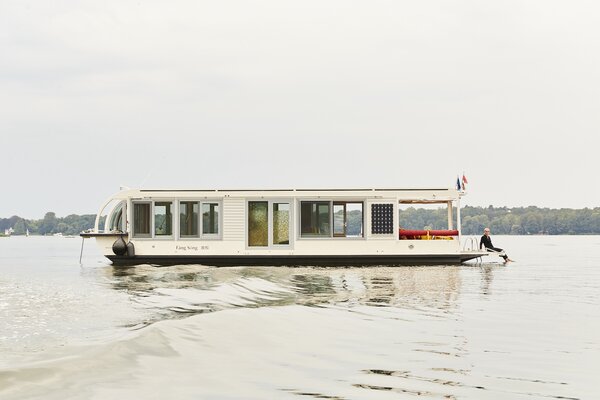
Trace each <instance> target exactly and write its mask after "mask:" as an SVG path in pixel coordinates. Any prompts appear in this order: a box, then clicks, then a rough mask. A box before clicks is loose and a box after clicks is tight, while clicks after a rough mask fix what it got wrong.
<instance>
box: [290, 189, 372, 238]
mask: <svg viewBox="0 0 600 400" xmlns="http://www.w3.org/2000/svg"><path fill="white" fill-rule="evenodd" d="M302 203H329V210H330V212H329V226H330V227H331V228H330V230H329V236H317V235H315V236H307V235H303V234H302ZM352 203H354V204H358V203H360V204H362V210H363V211H362V235H361V236H347V233H346V232H347V227H346V228H345V229H344V236H338V235H335V232H334V226H333V223H334V218H335V216H334V212H333V206H334V204H352ZM296 207H297V209H298V210H299V211H298V215H297V217H296V220H295V221H296V224H297V229H296V235H297V238H298V240H329V239H332V240H366V238H367V235H366V215H365V214H366V213H365V209H366V208H367V199H356V198H340V199H332V198H328V199H322V198H306V199H297V200H296ZM344 210H346V207H344ZM344 212H345V213H346V211H344ZM344 218H346V215H344Z"/></svg>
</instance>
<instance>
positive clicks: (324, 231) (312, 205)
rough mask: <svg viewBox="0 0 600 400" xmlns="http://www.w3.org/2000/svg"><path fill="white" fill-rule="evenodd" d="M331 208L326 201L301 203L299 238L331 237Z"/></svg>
mask: <svg viewBox="0 0 600 400" xmlns="http://www.w3.org/2000/svg"><path fill="white" fill-rule="evenodd" d="M330 221H331V207H330V203H329V202H328V201H303V202H301V205H300V234H301V236H306V237H311V236H326V237H330V236H331V222H330Z"/></svg>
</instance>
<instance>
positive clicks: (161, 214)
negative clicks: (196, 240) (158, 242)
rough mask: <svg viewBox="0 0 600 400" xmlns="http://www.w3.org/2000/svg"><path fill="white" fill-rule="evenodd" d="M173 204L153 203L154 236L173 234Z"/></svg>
mask: <svg viewBox="0 0 600 400" xmlns="http://www.w3.org/2000/svg"><path fill="white" fill-rule="evenodd" d="M172 211H173V203H171V202H170V201H169V202H165V201H157V202H156V203H154V236H171V235H172V234H173V212H172Z"/></svg>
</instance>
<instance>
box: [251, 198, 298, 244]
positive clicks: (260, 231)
mask: <svg viewBox="0 0 600 400" xmlns="http://www.w3.org/2000/svg"><path fill="white" fill-rule="evenodd" d="M290 204H291V203H290V202H289V201H277V200H275V201H249V202H248V247H270V246H273V247H278V246H289V245H290V221H291V206H290Z"/></svg>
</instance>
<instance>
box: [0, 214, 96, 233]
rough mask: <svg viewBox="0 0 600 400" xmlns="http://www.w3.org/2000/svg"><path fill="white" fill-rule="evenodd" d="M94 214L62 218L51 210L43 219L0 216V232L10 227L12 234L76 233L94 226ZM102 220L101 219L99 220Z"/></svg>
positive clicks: (72, 215)
mask: <svg viewBox="0 0 600 400" xmlns="http://www.w3.org/2000/svg"><path fill="white" fill-rule="evenodd" d="M95 221H96V215H94V214H86V215H75V214H71V215H68V216H66V217H64V218H57V217H56V214H55V213H53V212H47V213H46V215H44V218H43V219H25V218H21V217H18V216H16V215H14V216H12V217H10V218H0V232H4V231H5V230H6V229H9V228H12V229H13V230H14V232H13V235H24V234H25V233H26V232H27V231H29V234H31V235H52V234H54V233H62V234H64V235H77V234H79V233H80V232H81V231H84V230H87V229H90V228H93V227H94V222H95ZM101 222H102V221H101Z"/></svg>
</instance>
